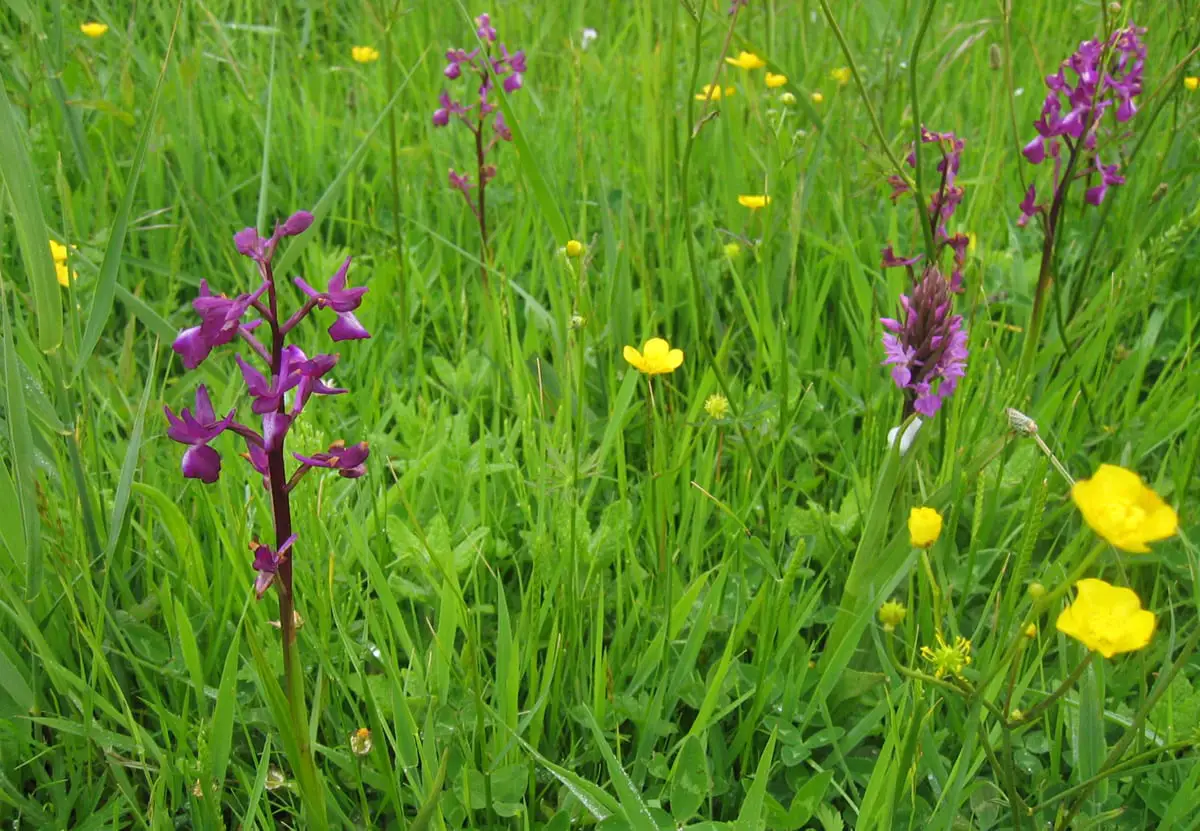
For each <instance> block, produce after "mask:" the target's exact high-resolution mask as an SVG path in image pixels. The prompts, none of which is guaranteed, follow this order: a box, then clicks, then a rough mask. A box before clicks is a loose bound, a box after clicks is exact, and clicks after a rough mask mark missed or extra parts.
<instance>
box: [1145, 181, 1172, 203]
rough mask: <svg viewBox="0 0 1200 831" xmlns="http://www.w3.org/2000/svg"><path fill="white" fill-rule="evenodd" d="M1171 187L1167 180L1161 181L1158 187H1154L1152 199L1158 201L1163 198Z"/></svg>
mask: <svg viewBox="0 0 1200 831" xmlns="http://www.w3.org/2000/svg"><path fill="white" fill-rule="evenodd" d="M1170 187H1171V186H1170V185H1168V184H1167V183H1166V182H1159V183H1158V187H1156V188H1155V189H1154V193H1152V194H1151V195H1150V201H1151V202H1157V201H1158V200H1160V199H1162V198H1163V197H1164V196H1166V195H1167V191H1168V190H1169V189H1170Z"/></svg>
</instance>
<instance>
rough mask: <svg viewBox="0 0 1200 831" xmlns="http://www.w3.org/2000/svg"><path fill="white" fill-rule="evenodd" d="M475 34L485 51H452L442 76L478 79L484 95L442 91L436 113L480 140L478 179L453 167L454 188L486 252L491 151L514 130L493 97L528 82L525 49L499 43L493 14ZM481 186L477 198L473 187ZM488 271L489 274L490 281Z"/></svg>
mask: <svg viewBox="0 0 1200 831" xmlns="http://www.w3.org/2000/svg"><path fill="white" fill-rule="evenodd" d="M475 27H476V28H475V34H476V35H478V36H479V39H480V40H481V41H482V42H483V44H484V46H483V48H482V49H480V48H476V49H472V50H471V51H470V52H468V51H467V50H465V49H459V48H456V49H447V50H446V61H447V63H446V68H445V69H444V70H443V71H442V74H443V75H444V76H446V78H447V79H448V80H451V81H457V80H459V79H462V78H466V79H470V81H471V82H472V83H473V82H474V81H478V83H479V86H478V88H477V95H478V97H477V98H475V99H474V100H473V101H471V102H470V103H463V102H461V101H456V100H454V99H453V98H451V97H450V93H449V92H447V91H446V90H442V93H441V95H440V96H439V97H438V108H437V109H436V110H435V111H434V113H433V126H434V127H445V126H447V125H449V124H450V122H451V120H452V119H453V120H456V121H458V122H460V123H461V124H463V125H464V126H465V127H466V128H467V129H468V130H470V131H471V134H472V135H473V136H474V140H475V179H474V181H472V179H471V175H470V174H469V173H466V172H463V173H459V172H458V171H456V170H455V169H454V168H450V174H449V183H450V187H452V188H454V189H455V190H457V191H458V192H459V193H461V194H462V196H463V199H464V200H465V201H466V203H467V207H469V208H470V209H471V213H473V214H474V215H475V220H476V221H477V222H478V223H479V234H480V240H481V242H482V245H483V249H484V253H485V254H486V252H487V228H488V226H487V199H486V193H487V186H488V183H489V182H491V181H492V179H494V178H495V176H496V166H495V165H494V164H491V163H490V162H488V154H489V153H491V152H492V150H493V149H495V148H496V147H497V145H498V143H499V142H505V141H512V132H511V131H510V130H509V129H508V125H507V124H506V123H505V121H504V113H502V112H500V110H499V108H498V107H497V105H496V103H495V102H494V100H493V98H494V95H495V89H496V84H497V83H499V84H500V85H501V86H502V87H504V91H505V92H506V93H514V92H516V91H517V90H519V89H520V88H521V86H522V84H523V83H524V80H523V78H524V75H525V52H524V51H523V50H520V49H518V50H517V51H516V52H509V51H508V47H507V46H506V45H505V44H503V43H498V42H497V36H496V29H495V27H493V26H492V20H491V17H490V16H489V15H487V14H486V13H485V14H481V15H479V17H477V18H475ZM472 190H475V191H476V195H475V198H474V199H472V197H471V191H472ZM486 275H487V272H486V269H485V270H484V278H485V279H486Z"/></svg>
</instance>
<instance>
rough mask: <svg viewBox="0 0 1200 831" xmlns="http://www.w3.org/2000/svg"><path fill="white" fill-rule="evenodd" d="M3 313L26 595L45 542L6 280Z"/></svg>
mask: <svg viewBox="0 0 1200 831" xmlns="http://www.w3.org/2000/svg"><path fill="white" fill-rule="evenodd" d="M47 250H49V249H47ZM0 315H2V317H3V324H4V333H3V334H4V379H5V383H4V403H5V415H6V416H7V417H8V433H9V435H8V438H9V447H10V448H11V449H12V458H13V479H14V481H15V485H16V490H17V495H18V497H19V503H18V504H19V505H20V509H19V512H20V516H21V528H22V530H23V531H24V534H25V563H24V566H25V596H26V597H34V596H36V595H37V593H38V591H39V590H40V589H41V586H42V545H41V520H40V519H39V518H38V512H37V493H36V486H37V483H36V481H35V474H34V465H33V433H32V432H31V431H30V429H29V412H28V410H27V409H26V406H25V389H24V385H23V384H22V383H21V375H20V368H19V367H18V362H17V349H16V344H15V343H14V340H13V332H12V320H11V319H10V317H9V314H8V295H7V293H6V292H5V291H4V290H3V284H0Z"/></svg>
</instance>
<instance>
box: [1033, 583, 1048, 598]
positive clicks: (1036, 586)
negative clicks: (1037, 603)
mask: <svg viewBox="0 0 1200 831" xmlns="http://www.w3.org/2000/svg"><path fill="white" fill-rule="evenodd" d="M1045 593H1046V587H1045V586H1043V585H1042V584H1041V583H1039V582H1037V581H1036V580H1035V581H1034V582H1032V583H1030V584H1029V596H1030V597H1032V598H1033V599H1034V600H1041V598H1042V595H1044V594H1045Z"/></svg>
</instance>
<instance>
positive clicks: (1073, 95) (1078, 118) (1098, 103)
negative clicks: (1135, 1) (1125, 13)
mask: <svg viewBox="0 0 1200 831" xmlns="http://www.w3.org/2000/svg"><path fill="white" fill-rule="evenodd" d="M1145 31H1146V30H1145V29H1142V28H1138V27H1137V26H1126V27H1125V28H1122V29H1118V30H1116V31H1115V32H1113V33H1112V35H1111V36H1109V38H1108V39H1107V40H1088V41H1084V42H1083V43H1081V44H1079V49H1078V50H1077V51H1076V52H1075V54H1074V55H1072V56H1071V57H1069V58H1068V59H1067V60H1065V61H1063V62H1062V65H1061V66H1060V67H1059V68H1058V72H1056V73H1054V74H1053V75H1048V76H1047V77H1046V86H1047V87H1048V88H1049V92H1047V93H1046V100H1045V102H1044V103H1043V104H1042V114H1041V117H1040V118H1039V119H1038V120H1037V121H1035V122H1034V123H1033V126H1034V129H1035V130H1037V135H1036V136H1035V137H1034V138H1033V140H1032V141H1030V142H1029V143H1028V144H1026V145H1025V147H1024V148H1023V149H1022V151H1021V152H1022V153H1023V154H1024V155H1025V158H1026V159H1028V160H1029V161H1030V162H1031V163H1032V164H1041V163H1042V162H1044V161H1045V160H1046V157H1047V156H1049V157H1050V158H1051V159H1052V160H1053V161H1054V173H1053V178H1052V182H1051V185H1052V187H1051V193H1052V195H1051V204H1050V205H1049V206H1047V205H1042V204H1038V203H1037V187H1036V185H1034V184H1030V185H1029V189H1028V190H1027V191H1026V192H1025V198H1024V199H1023V200H1022V202H1021V206H1020V207H1021V217H1020V219H1019V220H1018V221H1017V224H1018V225H1024V224H1025V223H1027V222H1028V221H1029V220H1030V219H1031V218H1032V217H1033V216H1034V215H1036V214H1042V215H1044V216H1045V218H1046V222H1047V230H1048V231H1052V230H1053V225H1054V223H1056V222H1057V220H1058V217H1059V215H1060V212H1061V208H1060V207H1058V206H1059V204H1060V203H1061V201H1062V199H1063V197H1064V196H1065V193H1066V191H1067V189H1068V188H1069V187H1070V185H1071V182H1072V181H1073V180H1074V179H1076V178H1086V179H1088V180H1089V183H1090V185H1091V186H1090V187H1089V188H1088V189H1087V192H1086V193H1085V195H1084V200H1085V201H1086V202H1087V204H1089V205H1099V204H1100V203H1101V202H1103V201H1104V197H1105V195H1106V194H1107V193H1108V189H1109V188H1110V187H1113V186H1116V185H1122V184H1124V183H1125V178H1124V177H1123V176H1122V175H1121V174H1120V173H1119V170H1120V165H1119V164H1117V163H1115V162H1114V163H1113V164H1105V163H1104V162H1103V161H1102V160H1101V158H1100V152H1099V150H1098V148H1097V138H1098V136H1099V133H1100V131H1101V128H1102V126H1103V125H1104V114H1105V113H1106V112H1108V111H1110V110H1111V111H1112V114H1113V118H1112V121H1113V126H1114V127H1117V128H1119V125H1121V124H1124V123H1125V122H1127V121H1129V120H1130V119H1131V118H1133V116H1134V115H1135V114H1136V113H1137V103H1136V102H1135V101H1134V99H1135V98H1136V97H1137V96H1138V95H1140V94H1141V92H1142V68H1143V66H1144V65H1145V62H1146V46H1145V44H1144V43H1143V42H1142V38H1141V36H1142V35H1143V34H1144V33H1145ZM1064 147H1065V148H1066V153H1067V158H1066V160H1065V162H1064V158H1063V148H1064ZM1110 158H1111V157H1110ZM1064 163H1065V170H1064Z"/></svg>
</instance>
